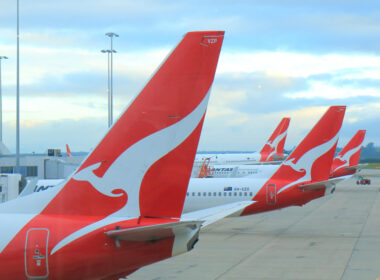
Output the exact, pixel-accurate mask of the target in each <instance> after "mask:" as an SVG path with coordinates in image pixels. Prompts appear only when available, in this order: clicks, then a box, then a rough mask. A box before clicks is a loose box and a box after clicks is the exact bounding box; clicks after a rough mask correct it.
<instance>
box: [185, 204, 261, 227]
mask: <svg viewBox="0 0 380 280" xmlns="http://www.w3.org/2000/svg"><path fill="white" fill-rule="evenodd" d="M255 202H256V201H251V200H250V201H238V202H233V203H229V204H224V205H219V206H215V207H211V208H206V209H202V210H197V211H192V212H188V213H184V214H182V217H181V221H203V223H202V227H206V226H208V225H210V224H212V223H215V222H217V221H219V220H221V219H223V218H225V217H228V216H234V214H240V211H242V210H243V209H244V208H245V207H247V206H249V205H251V204H253V203H255Z"/></svg>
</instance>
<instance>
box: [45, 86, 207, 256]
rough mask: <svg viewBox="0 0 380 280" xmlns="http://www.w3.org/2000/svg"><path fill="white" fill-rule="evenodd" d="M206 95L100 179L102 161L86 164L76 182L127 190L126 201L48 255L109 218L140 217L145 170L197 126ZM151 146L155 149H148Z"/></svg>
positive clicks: (112, 192)
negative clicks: (189, 110) (99, 171)
mask: <svg viewBox="0 0 380 280" xmlns="http://www.w3.org/2000/svg"><path fill="white" fill-rule="evenodd" d="M209 95H210V92H208V93H207V95H206V96H205V98H204V99H203V100H202V102H201V103H200V104H199V105H198V107H197V108H196V109H195V110H194V111H193V112H191V113H190V114H189V115H188V116H186V117H185V118H183V119H182V120H181V121H179V122H177V123H175V124H173V125H171V126H169V127H167V128H165V129H162V130H160V131H158V132H156V133H154V134H152V135H150V136H148V137H146V138H144V139H142V140H140V141H139V142H137V143H135V144H134V145H132V146H131V147H129V148H128V149H127V150H126V151H124V152H123V153H122V154H121V155H120V156H119V157H118V158H117V159H116V160H115V161H114V162H113V163H112V165H111V166H110V167H109V168H108V170H107V171H106V173H105V174H104V175H103V177H101V178H100V177H98V176H96V175H95V174H94V172H93V171H94V170H95V169H96V168H98V167H99V166H100V165H101V163H96V164H94V165H91V166H88V167H87V168H84V169H82V170H80V171H79V172H78V173H76V174H75V175H74V176H73V179H75V180H77V181H87V182H89V183H90V184H91V185H92V186H93V187H94V188H95V189H96V190H98V191H99V192H101V193H102V194H104V195H106V196H109V197H119V196H121V195H123V193H126V194H127V196H128V201H127V203H126V205H124V207H122V208H121V209H120V210H118V211H116V212H115V213H113V214H111V215H110V216H108V217H106V218H105V219H103V220H100V221H98V222H96V223H94V224H91V225H89V226H87V227H84V228H82V229H80V230H79V231H77V232H74V233H73V234H71V235H69V236H68V237H66V238H65V239H63V240H62V241H60V242H59V243H58V244H57V245H56V246H55V248H53V250H52V252H51V254H53V253H54V252H56V251H58V250H59V249H60V248H62V247H64V246H66V245H67V244H69V243H70V242H72V241H74V240H76V239H77V238H80V237H82V236H84V235H86V234H88V233H89V232H91V231H93V230H95V229H97V228H99V227H102V226H105V225H107V224H109V223H110V219H109V218H112V219H111V220H113V221H118V220H126V219H128V218H137V217H139V216H140V205H139V194H140V186H141V182H142V180H143V178H144V176H145V173H146V172H147V170H148V169H149V168H150V167H151V166H152V165H153V164H154V163H155V162H156V161H158V160H159V159H160V158H162V157H163V156H165V155H166V154H168V153H169V152H170V151H172V150H173V149H175V148H176V147H177V146H179V145H180V144H181V143H182V142H183V141H185V140H186V139H187V138H188V137H189V136H190V135H191V133H192V132H193V131H194V130H195V129H196V127H197V126H198V124H199V123H200V121H201V120H202V118H203V116H204V114H205V112H206V108H207V102H208V99H209ZM157 143H160V145H157ZM165 144H166V145H165ZM154 146H155V149H150V148H149V147H154Z"/></svg>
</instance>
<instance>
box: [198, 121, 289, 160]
mask: <svg viewBox="0 0 380 280" xmlns="http://www.w3.org/2000/svg"><path fill="white" fill-rule="evenodd" d="M289 122H290V118H283V119H282V120H281V122H280V123H279V124H278V126H277V128H276V129H275V130H274V131H273V133H272V135H271V137H269V139H268V141H267V143H266V144H265V145H264V147H263V148H262V149H261V151H260V152H255V153H236V154H233V153H226V154H197V155H196V157H195V161H194V163H195V165H197V164H198V165H200V164H202V163H203V162H204V161H205V160H206V159H209V161H210V163H211V164H256V163H259V162H273V161H278V160H282V159H284V157H285V156H284V154H283V153H284V145H285V140H286V135H287V132H288V127H289Z"/></svg>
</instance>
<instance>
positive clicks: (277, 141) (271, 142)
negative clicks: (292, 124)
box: [267, 130, 287, 159]
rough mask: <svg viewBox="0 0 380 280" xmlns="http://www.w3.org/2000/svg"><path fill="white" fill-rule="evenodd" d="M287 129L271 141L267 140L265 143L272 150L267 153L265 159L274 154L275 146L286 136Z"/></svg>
mask: <svg viewBox="0 0 380 280" xmlns="http://www.w3.org/2000/svg"><path fill="white" fill-rule="evenodd" d="M286 134H287V130H285V131H284V132H283V133H281V134H279V135H277V137H276V138H275V139H273V141H268V142H267V145H268V146H269V147H271V148H272V149H273V151H272V152H271V153H270V154H269V155H268V157H267V159H270V158H271V156H272V155H274V154H275V153H276V152H277V146H278V144H279V143H280V142H281V141H282V139H284V138H285V137H286Z"/></svg>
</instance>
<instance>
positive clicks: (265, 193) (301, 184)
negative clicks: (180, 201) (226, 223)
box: [184, 106, 345, 215]
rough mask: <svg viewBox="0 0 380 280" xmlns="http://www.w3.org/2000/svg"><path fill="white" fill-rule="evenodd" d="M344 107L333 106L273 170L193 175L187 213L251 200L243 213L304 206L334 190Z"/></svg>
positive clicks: (185, 210)
mask: <svg viewBox="0 0 380 280" xmlns="http://www.w3.org/2000/svg"><path fill="white" fill-rule="evenodd" d="M344 113H345V107H344V106H332V107H330V108H329V109H328V111H327V112H326V113H325V115H324V116H323V117H322V118H321V119H320V121H319V122H318V123H317V124H316V125H315V126H314V128H313V129H312V130H311V131H310V132H309V134H308V135H307V136H306V137H305V138H304V140H303V141H302V142H301V143H300V144H299V145H298V146H297V147H296V149H295V150H294V151H293V152H292V153H291V154H290V155H289V157H288V158H287V159H286V160H285V161H284V162H283V163H282V164H281V165H279V166H277V167H276V168H274V169H273V170H272V171H267V172H262V173H261V174H257V175H251V176H248V177H243V178H210V179H199V178H192V179H191V181H190V184H189V189H188V193H187V197H186V201H185V205H184V212H188V211H196V210H199V209H202V208H207V207H212V206H217V205H223V204H226V203H231V202H235V201H240V200H242V201H247V200H252V201H253V202H254V203H253V204H252V205H250V206H248V207H247V208H246V209H244V211H242V213H241V215H249V214H255V213H260V212H264V211H270V210H275V209H279V208H284V207H288V206H292V205H298V206H301V205H303V204H305V203H307V202H309V201H310V200H313V199H316V198H319V197H322V196H325V195H328V194H330V193H332V192H334V190H335V187H334V184H335V183H336V182H337V181H340V180H342V179H343V178H344V177H340V178H338V179H336V178H335V179H330V180H329V176H330V170H331V165H332V161H333V157H334V153H335V149H336V144H337V141H338V133H339V131H340V128H341V125H342V121H343V117H344Z"/></svg>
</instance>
